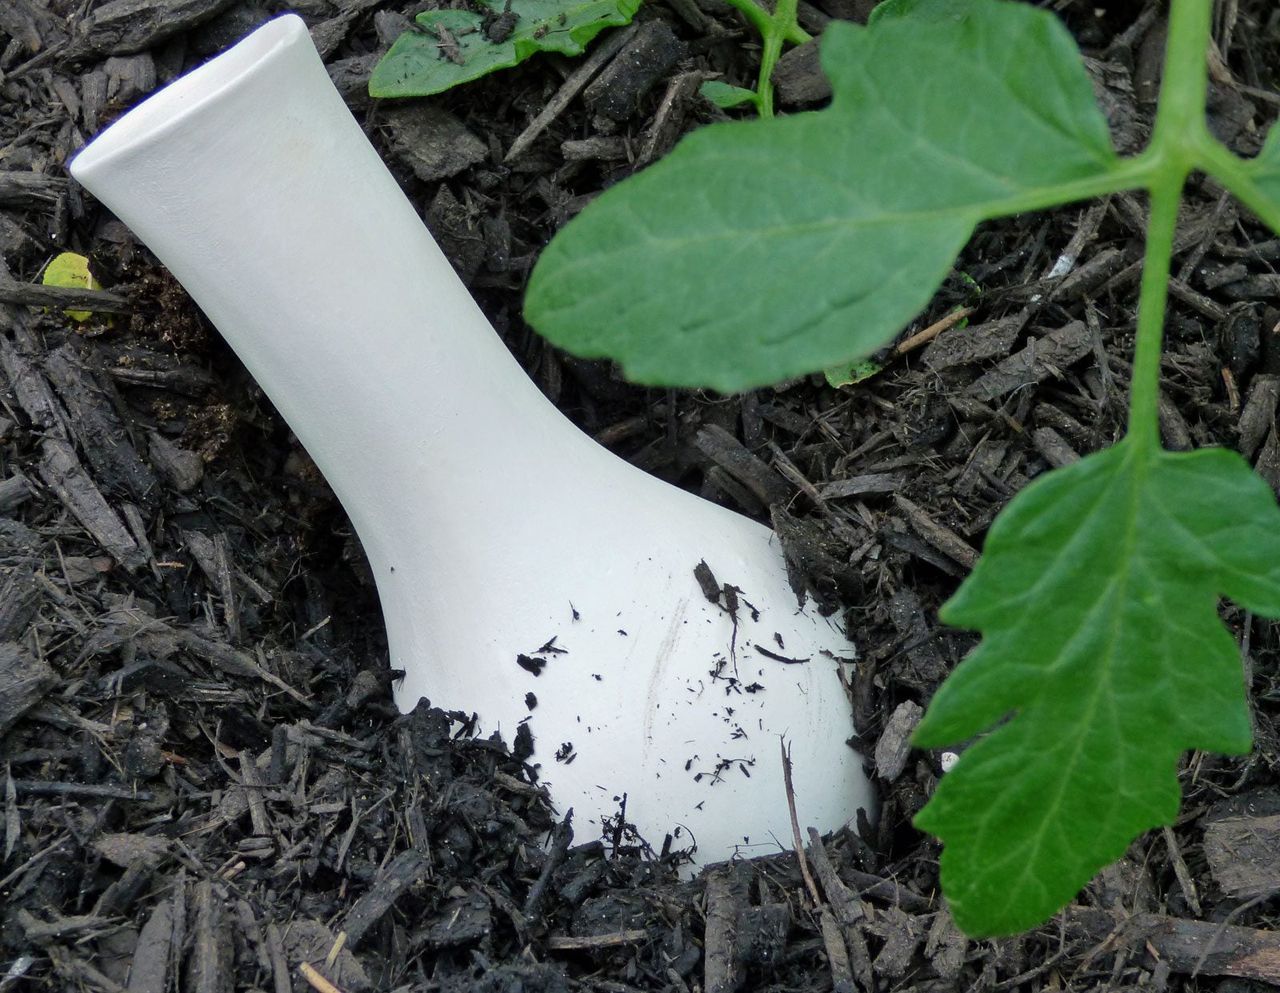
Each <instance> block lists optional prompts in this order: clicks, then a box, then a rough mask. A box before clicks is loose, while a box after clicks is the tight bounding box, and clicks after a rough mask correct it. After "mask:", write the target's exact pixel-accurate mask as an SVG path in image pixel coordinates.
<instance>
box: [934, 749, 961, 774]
mask: <svg viewBox="0 0 1280 993" xmlns="http://www.w3.org/2000/svg"><path fill="white" fill-rule="evenodd" d="M959 761H960V756H959V755H957V754H956V753H955V752H943V753H942V755H941V756H940V757H939V758H938V763H939V764H940V765H941V766H942V771H943V772H950V771H951V767H952V766H953V765H955V764H956V763H957V762H959Z"/></svg>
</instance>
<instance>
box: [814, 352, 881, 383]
mask: <svg viewBox="0 0 1280 993" xmlns="http://www.w3.org/2000/svg"><path fill="white" fill-rule="evenodd" d="M882 372H884V365H883V364H882V363H880V362H875V361H873V360H872V359H860V360H858V361H857V362H846V363H844V364H843V365H838V366H833V367H832V368H830V369H824V370H823V373H822V374H823V375H824V376H826V377H827V384H828V385H829V386H835V387H837V388H839V387H841V386H855V385H857V384H858V383H861V382H864V381H865V380H868V379H870V378H871V377H872V376H878V375H880V373H882Z"/></svg>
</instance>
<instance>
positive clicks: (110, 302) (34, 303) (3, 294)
mask: <svg viewBox="0 0 1280 993" xmlns="http://www.w3.org/2000/svg"><path fill="white" fill-rule="evenodd" d="M0 303H9V304H17V305H19V306H24V307H52V308H53V309H55V310H91V311H93V312H94V313H99V314H127V313H128V312H129V311H130V310H131V309H132V307H131V305H130V304H129V301H128V300H127V299H125V298H124V297H122V296H121V295H120V294H119V293H112V292H111V291H110V290H84V289H76V288H74V287H70V286H42V285H41V284H39V283H20V282H18V281H17V280H13V279H0Z"/></svg>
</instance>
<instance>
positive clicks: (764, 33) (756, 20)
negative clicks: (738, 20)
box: [727, 0, 773, 38]
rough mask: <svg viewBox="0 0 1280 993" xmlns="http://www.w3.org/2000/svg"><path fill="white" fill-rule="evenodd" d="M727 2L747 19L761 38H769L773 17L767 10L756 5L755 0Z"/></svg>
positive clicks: (732, 0) (729, 0)
mask: <svg viewBox="0 0 1280 993" xmlns="http://www.w3.org/2000/svg"><path fill="white" fill-rule="evenodd" d="M727 2H728V4H729V6H730V7H733V8H734V9H735V10H736V11H737V12H738V13H739V14H741V15H742V16H743V17H745V18H746V19H747V23H748V24H750V25H751V26H752V27H753V28H755V29H756V31H757V32H758V33H759V34H760V37H762V38H765V37H768V35H769V31H770V30H771V29H772V27H773V17H772V16H771V15H770V14H769V12H768V11H767V10H765V9H764V8H763V7H761V6H760V5H759V4H758V3H756V2H755V0H727Z"/></svg>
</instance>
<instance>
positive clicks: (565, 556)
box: [371, 459, 873, 863]
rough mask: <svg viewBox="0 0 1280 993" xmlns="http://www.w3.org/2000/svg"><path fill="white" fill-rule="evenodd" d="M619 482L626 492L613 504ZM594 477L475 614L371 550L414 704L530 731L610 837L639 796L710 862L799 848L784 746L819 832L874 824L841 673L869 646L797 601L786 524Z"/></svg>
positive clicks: (589, 820) (650, 484)
mask: <svg viewBox="0 0 1280 993" xmlns="http://www.w3.org/2000/svg"><path fill="white" fill-rule="evenodd" d="M617 476H621V477H626V478H625V479H624V481H623V482H624V484H625V490H624V491H623V492H624V495H625V499H623V498H622V497H621V496H620V497H618V498H616V499H615V500H609V499H601V497H602V496H607V493H608V489H607V488H605V491H604V493H602V492H601V487H600V482H601V479H602V478H603V479H608V478H610V477H617ZM596 477H597V478H596V480H595V482H596V485H595V487H594V488H591V489H584V490H583V491H582V495H581V496H575V495H570V496H564V497H562V500H561V501H560V509H561V510H562V511H563V512H564V516H563V517H559V518H557V519H556V520H543V521H541V522H540V523H539V524H538V525H537V526H536V530H535V531H533V532H531V533H538V534H541V535H542V536H543V540H544V543H543V544H541V545H539V546H538V550H537V551H536V552H535V553H534V554H529V552H530V551H533V549H532V548H530V547H529V546H526V548H508V549H507V550H506V554H505V555H504V556H502V557H501V558H500V559H488V560H487V561H489V562H490V563H491V564H492V563H493V562H494V561H497V562H498V564H497V566H496V568H494V569H493V570H491V571H490V573H489V574H488V575H487V576H483V575H474V578H473V581H472V582H470V583H468V584H467V585H468V587H469V589H470V590H471V593H472V596H473V597H474V599H472V600H470V601H469V604H468V610H467V611H465V612H460V611H458V610H457V609H456V602H455V607H454V608H453V610H452V613H450V609H451V608H449V607H447V606H446V605H445V604H444V603H443V601H441V602H440V603H439V604H438V606H434V607H433V606H429V605H428V604H427V603H426V601H427V600H429V599H431V592H430V591H431V590H432V589H439V587H440V583H439V580H438V578H436V579H435V580H433V578H432V577H430V576H427V575H423V576H422V577H421V578H420V580H419V579H417V578H415V577H414V570H413V568H412V565H411V564H410V563H411V561H412V557H411V556H410V555H408V554H407V553H408V552H409V549H410V548H411V547H412V546H411V545H405V544H400V545H398V548H397V551H398V554H397V555H395V556H394V558H395V559H397V560H398V561H399V562H400V563H401V564H400V566H399V567H398V568H396V569H395V571H394V572H392V571H391V570H392V567H393V556H383V555H381V554H373V553H371V557H372V558H373V559H374V561H375V563H376V564H375V569H376V571H377V572H378V576H379V586H380V589H381V591H382V598H383V603H384V606H385V610H386V614H387V619H388V629H389V631H390V632H391V644H392V660H393V665H395V666H396V667H397V668H403V669H404V670H405V671H406V673H407V675H406V678H405V680H404V681H403V684H402V685H401V686H400V688H399V689H398V691H397V699H398V701H399V703H400V705H401V708H402V709H409V708H411V707H412V706H413V705H414V704H415V703H416V702H417V700H418V698H419V696H426V697H428V698H429V699H430V700H431V701H432V703H434V704H436V705H438V706H444V707H446V708H453V707H456V708H458V709H461V710H464V711H476V712H477V713H478V716H479V719H480V726H481V729H482V730H483V731H486V732H487V731H493V730H497V731H500V732H501V733H502V735H503V737H504V739H505V740H506V741H507V742H508V743H510V742H512V741H513V739H514V736H515V734H516V732H517V730H518V729H519V726H520V724H521V723H525V724H527V725H528V727H529V730H530V731H531V732H532V735H533V740H534V745H535V751H534V754H533V757H532V758H531V759H530V761H531V762H533V763H537V764H538V765H539V767H540V775H541V778H542V780H543V781H544V782H545V783H546V784H547V785H548V786H549V788H550V792H551V795H552V798H553V800H554V801H555V803H556V806H557V808H558V809H559V810H560V811H562V812H563V811H565V810H567V809H569V808H573V810H574V823H575V827H576V830H577V832H578V837H579V838H595V837H599V836H600V835H601V833H602V831H603V830H604V829H605V827H606V824H607V823H608V822H609V821H610V819H612V818H616V817H617V815H618V813H619V807H620V804H621V801H622V798H623V797H624V796H625V797H626V812H625V815H626V820H627V821H628V822H629V823H632V824H634V825H635V826H636V827H637V828H638V830H639V832H640V834H641V836H642V837H644V838H645V840H647V841H648V842H649V843H650V844H651V845H653V846H654V847H655V848H659V847H661V845H662V843H663V839H664V837H665V835H666V834H668V833H672V834H673V835H674V837H673V845H674V846H676V847H689V846H691V845H693V844H696V846H697V851H696V853H695V860H696V861H697V862H698V863H706V862H713V861H718V860H721V859H725V858H729V857H731V856H733V855H736V854H744V855H754V854H761V853H769V852H776V851H778V850H779V848H780V847H782V848H790V847H792V840H791V839H792V830H791V823H790V814H789V811H788V806H787V797H786V791H785V786H784V781H783V768H782V757H781V744H782V743H783V742H785V744H786V746H787V747H788V749H789V751H790V754H791V759H792V765H793V785H794V790H795V803H796V811H797V815H798V817H799V821H800V824H801V827H802V828H803V827H806V826H809V825H813V826H815V827H818V828H819V829H820V830H822V831H830V830H833V829H836V828H838V827H839V826H840V825H842V824H844V823H846V822H848V821H850V820H851V819H853V818H854V817H856V815H857V812H858V810H859V809H860V808H862V809H864V810H866V811H867V812H868V814H870V813H871V812H872V810H873V802H872V796H871V789H870V785H869V783H868V780H867V777H866V775H865V774H864V772H863V770H862V759H861V756H860V755H858V753H856V752H855V751H854V750H853V749H852V748H851V747H850V746H849V745H848V744H847V740H848V739H849V737H850V736H851V735H852V734H853V732H854V728H853V723H852V719H851V705H850V702H849V700H848V697H847V694H846V691H845V689H844V685H843V684H842V682H841V678H840V677H841V673H840V669H841V668H842V667H843V668H844V669H845V675H846V676H851V675H852V665H853V664H855V663H854V662H853V659H852V656H853V654H854V653H853V647H852V646H851V645H850V644H849V642H848V641H847V640H846V638H845V637H844V636H843V635H842V634H841V632H840V631H839V629H838V627H837V626H836V624H835V622H834V620H833V619H828V618H824V617H822V616H820V615H819V614H818V612H817V611H816V610H815V609H814V607H813V605H812V604H810V605H809V606H807V607H806V608H805V609H801V608H800V607H799V606H798V600H797V597H796V595H795V593H794V592H793V591H792V590H791V588H790V585H789V584H788V582H787V577H786V570H785V566H784V560H783V556H782V552H781V550H780V548H779V545H778V541H777V538H776V537H775V536H774V535H773V533H772V532H771V531H769V530H768V529H767V528H765V527H763V526H761V525H759V524H756V523H755V522H753V521H750V520H747V519H746V518H744V517H741V516H740V515H738V514H734V513H731V512H729V511H727V510H724V509H722V508H720V507H716V506H714V505H712V504H709V503H707V502H706V501H704V500H701V499H699V498H697V497H694V496H691V495H690V494H687V493H684V492H683V491H679V490H676V489H674V488H673V487H670V486H667V485H665V484H662V483H659V482H657V481H655V480H653V479H651V478H650V477H648V476H646V475H644V474H642V473H640V472H638V471H636V470H634V469H632V468H631V467H630V466H627V465H625V464H624V463H621V462H618V461H617V460H613V459H610V460H609V464H607V465H603V466H597V467H596ZM587 494H594V495H595V499H591V498H590V497H588V496H587ZM469 561H478V560H474V559H473V560H469ZM446 582H447V580H446ZM464 582H466V580H465V579H464ZM708 592H711V593H713V594H714V595H715V600H714V601H713V600H711V599H709V598H708V595H707V594H708ZM427 616H430V617H432V618H433V619H434V622H435V623H432V624H429V625H426V626H425V627H417V626H415V625H414V624H413V623H400V621H399V619H398V618H400V617H403V618H405V619H406V620H411V619H418V620H421V619H422V618H424V617H427ZM446 646H448V647H446ZM477 686H478V687H479V688H480V692H477Z"/></svg>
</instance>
